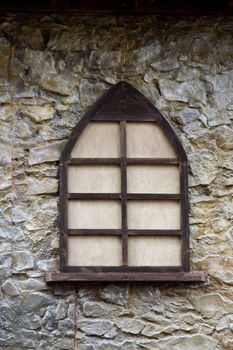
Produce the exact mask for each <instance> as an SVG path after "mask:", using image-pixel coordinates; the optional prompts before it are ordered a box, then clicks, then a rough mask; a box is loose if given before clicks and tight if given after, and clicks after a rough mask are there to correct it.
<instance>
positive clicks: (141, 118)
mask: <svg viewBox="0 0 233 350" xmlns="http://www.w3.org/2000/svg"><path fill="white" fill-rule="evenodd" d="M91 120H93V121H109V120H111V121H124V120H125V121H127V122H154V118H153V117H152V116H151V115H150V114H148V115H146V114H143V115H135V114H133V115H129V114H128V115H118V114H112V115H109V114H106V115H95V116H94V117H93V118H91Z"/></svg>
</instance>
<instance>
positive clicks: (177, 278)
mask: <svg viewBox="0 0 233 350" xmlns="http://www.w3.org/2000/svg"><path fill="white" fill-rule="evenodd" d="M46 282H48V283H52V282H206V275H205V274H204V273H203V272H201V271H195V272H166V273H161V272H143V273H138V272H124V273H119V272H95V273H92V272H85V273H80V272H48V273H47V274H46Z"/></svg>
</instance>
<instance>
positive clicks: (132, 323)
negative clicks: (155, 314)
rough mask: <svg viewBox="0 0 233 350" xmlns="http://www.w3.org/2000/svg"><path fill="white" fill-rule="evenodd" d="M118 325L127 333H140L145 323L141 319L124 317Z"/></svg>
mask: <svg viewBox="0 0 233 350" xmlns="http://www.w3.org/2000/svg"><path fill="white" fill-rule="evenodd" d="M117 326H118V327H119V328H120V329H121V330H122V331H123V332H125V333H130V334H139V333H141V331H142V329H143V328H144V323H143V322H141V321H139V320H131V319H124V320H121V321H120V322H118V323H117Z"/></svg>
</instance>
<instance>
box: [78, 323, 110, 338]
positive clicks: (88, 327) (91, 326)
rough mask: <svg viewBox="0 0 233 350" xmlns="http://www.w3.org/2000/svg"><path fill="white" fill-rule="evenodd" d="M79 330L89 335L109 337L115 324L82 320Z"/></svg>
mask: <svg viewBox="0 0 233 350" xmlns="http://www.w3.org/2000/svg"><path fill="white" fill-rule="evenodd" d="M77 326H78V328H79V329H80V330H81V331H82V332H84V333H85V334H87V335H97V336H107V335H108V333H110V332H111V331H112V330H113V327H114V325H113V323H112V322H110V321H105V320H95V321H94V320H93V321H90V320H80V321H77Z"/></svg>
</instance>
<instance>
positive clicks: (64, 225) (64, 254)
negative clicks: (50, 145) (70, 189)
mask: <svg viewBox="0 0 233 350" xmlns="http://www.w3.org/2000/svg"><path fill="white" fill-rule="evenodd" d="M67 167H68V166H67V162H63V163H60V167H59V175H60V197H59V211H60V216H59V229H60V269H61V271H64V268H65V266H67V263H68V241H67V236H68V200H67Z"/></svg>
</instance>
